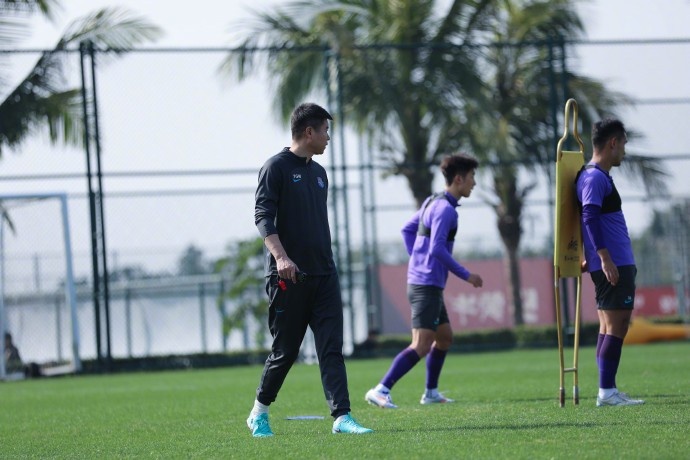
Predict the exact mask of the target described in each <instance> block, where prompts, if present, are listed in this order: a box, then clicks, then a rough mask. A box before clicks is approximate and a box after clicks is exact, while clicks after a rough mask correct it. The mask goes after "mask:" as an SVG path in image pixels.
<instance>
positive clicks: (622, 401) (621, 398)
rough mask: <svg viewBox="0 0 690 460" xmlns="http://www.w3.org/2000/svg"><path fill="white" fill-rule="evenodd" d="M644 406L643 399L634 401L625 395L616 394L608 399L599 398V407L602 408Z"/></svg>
mask: <svg viewBox="0 0 690 460" xmlns="http://www.w3.org/2000/svg"><path fill="white" fill-rule="evenodd" d="M640 404H644V401H643V400H642V399H632V398H630V397H629V396H628V395H627V394H625V393H619V392H616V393H614V394H612V395H611V396H609V397H608V398H600V397H599V396H597V407H602V406H638V405H640Z"/></svg>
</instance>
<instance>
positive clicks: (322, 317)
mask: <svg viewBox="0 0 690 460" xmlns="http://www.w3.org/2000/svg"><path fill="white" fill-rule="evenodd" d="M328 120H332V117H331V115H330V114H329V113H328V112H327V111H326V110H325V109H323V108H322V107H320V106H318V105H316V104H310V103H307V104H302V105H300V106H298V107H297V108H296V109H295V110H294V112H293V113H292V120H291V130H292V144H291V146H290V147H289V148H287V147H286V148H285V149H283V150H282V151H281V152H280V153H278V154H276V155H274V156H273V157H271V158H269V159H268V161H266V163H265V164H264V166H263V167H262V168H261V170H260V171H259V185H258V187H257V189H256V205H255V211H254V221H255V223H256V226H257V228H258V229H259V233H260V234H261V236H262V237H263V238H264V243H265V246H266V249H267V253H266V293H267V294H268V298H269V310H268V325H269V329H270V331H271V335H272V337H273V344H272V346H271V354H270V355H269V356H268V359H267V360H266V364H265V366H264V370H263V373H262V374H261V381H260V384H259V388H257V391H256V400H255V402H254V408H253V409H252V411H251V413H250V414H249V418H248V419H247V426H248V427H249V429H250V430H251V431H252V434H253V435H254V436H255V437H266V436H272V435H273V432H272V431H271V428H270V426H269V423H268V406H269V405H270V404H271V403H272V402H273V401H275V399H276V397H277V395H278V391H279V390H280V387H281V386H282V385H283V382H284V381H285V377H286V376H287V373H288V371H289V370H290V368H291V367H292V364H293V363H294V362H295V360H296V359H297V357H298V354H299V349H300V345H301V344H302V340H303V339H304V334H305V333H306V331H307V326H309V327H311V329H312V331H313V332H314V341H315V343H316V354H317V356H318V359H319V367H320V370H321V383H322V385H323V389H324V394H325V396H326V400H327V402H328V405H329V407H330V411H331V415H332V416H333V418H334V419H335V421H334V423H333V429H332V432H333V433H355V434H361V433H369V432H371V430H369V429H367V428H364V427H362V426H361V425H359V424H358V423H357V422H356V421H355V420H354V419H353V418H352V417H351V416H350V415H349V414H350V399H349V395H348V389H347V375H346V372H345V362H344V359H343V353H342V348H343V305H342V298H341V293H340V282H339V280H338V273H337V271H336V268H335V262H334V261H333V252H332V249H331V233H330V228H329V225H328V208H327V198H328V177H327V176H326V170H325V169H324V168H323V167H322V166H321V165H319V164H318V163H316V162H315V161H314V160H313V159H312V157H313V156H314V155H322V154H323V152H324V150H325V148H326V145H328V140H329V139H330V137H329V136H328V127H329V123H328Z"/></svg>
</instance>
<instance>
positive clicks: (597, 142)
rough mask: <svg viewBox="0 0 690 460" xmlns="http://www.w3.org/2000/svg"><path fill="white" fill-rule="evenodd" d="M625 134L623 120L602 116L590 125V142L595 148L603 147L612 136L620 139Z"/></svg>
mask: <svg viewBox="0 0 690 460" xmlns="http://www.w3.org/2000/svg"><path fill="white" fill-rule="evenodd" d="M626 135H627V133H626V131H625V126H623V122H622V121H620V120H617V119H615V118H604V119H603V120H601V121H598V122H596V123H594V125H592V144H593V145H594V147H596V148H597V149H601V148H603V147H604V146H605V145H606V143H607V142H608V141H609V140H610V139H611V138H612V137H615V138H616V139H620V138H622V137H624V136H626Z"/></svg>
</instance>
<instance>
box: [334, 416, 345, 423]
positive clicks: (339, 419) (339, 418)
mask: <svg viewBox="0 0 690 460" xmlns="http://www.w3.org/2000/svg"><path fill="white" fill-rule="evenodd" d="M347 416H348V414H345V415H341V416H340V417H338V418H337V419H335V423H340V422H342V421H343V418H345V417H347Z"/></svg>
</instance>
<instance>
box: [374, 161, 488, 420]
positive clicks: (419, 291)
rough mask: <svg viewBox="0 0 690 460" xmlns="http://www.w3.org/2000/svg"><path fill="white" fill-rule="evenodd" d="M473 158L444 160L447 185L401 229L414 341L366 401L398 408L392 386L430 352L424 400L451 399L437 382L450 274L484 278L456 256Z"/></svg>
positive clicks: (445, 340) (447, 336) (447, 332)
mask: <svg viewBox="0 0 690 460" xmlns="http://www.w3.org/2000/svg"><path fill="white" fill-rule="evenodd" d="M477 166H478V163H477V160H475V159H474V158H472V157H470V156H468V155H464V154H458V155H452V156H448V157H446V158H444V159H443V161H442V162H441V172H442V173H443V177H444V178H445V181H446V189H445V191H444V192H443V193H438V194H435V195H432V196H430V197H429V198H427V199H426V200H425V201H424V203H423V204H422V206H421V208H420V209H419V210H417V212H415V214H414V215H413V216H412V218H411V219H410V220H409V221H408V222H407V223H406V224H405V226H404V227H403V229H402V235H403V239H404V241H405V247H406V248H407V252H408V254H410V261H409V264H408V268H407V296H408V299H409V301H410V306H411V310H412V343H411V344H410V345H409V346H408V347H407V348H405V349H404V350H403V351H401V352H400V353H398V355H397V356H396V357H395V359H393V363H392V364H391V366H390V368H389V369H388V372H387V373H386V375H384V377H383V379H381V382H380V383H379V384H378V385H377V386H376V387H374V388H372V389H371V390H369V391H368V392H367V393H366V395H365V397H364V399H365V400H366V401H367V402H368V403H369V404H372V405H375V406H379V407H381V408H385V409H395V408H397V407H398V406H396V405H395V404H393V400H392V398H391V395H390V391H391V389H392V388H393V385H395V383H396V382H397V381H398V380H400V379H401V378H402V377H403V376H404V375H405V374H407V373H408V372H409V371H410V370H411V369H412V368H413V367H414V366H415V365H416V364H417V363H418V362H419V361H420V360H421V359H422V358H423V357H425V356H426V389H425V391H424V393H423V394H422V399H421V400H420V403H421V404H434V403H449V402H453V400H452V399H449V398H447V397H445V396H444V395H443V394H441V393H440V392H439V391H438V380H439V376H440V374H441V369H442V368H443V362H444V360H445V358H446V353H447V352H448V349H449V348H450V345H451V343H452V341H453V331H452V329H451V326H450V321H449V319H448V312H447V311H446V306H445V304H444V302H443V290H444V289H445V287H446V281H447V280H448V272H452V273H453V274H454V275H455V276H457V277H458V278H460V279H462V280H465V281H467V282H468V283H470V284H471V285H472V286H474V287H475V288H476V287H481V286H482V284H483V281H482V278H481V277H480V276H479V275H477V274H474V273H470V272H469V271H468V270H467V269H466V268H465V267H463V266H462V265H460V264H459V263H458V262H457V261H456V260H455V259H453V243H454V240H455V234H456V232H457V230H458V212H457V210H456V209H455V208H456V207H457V206H459V205H460V203H459V201H460V198H463V197H465V198H467V197H469V196H470V194H471V193H472V189H473V188H474V185H475V179H474V175H475V170H476V169H477Z"/></svg>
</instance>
